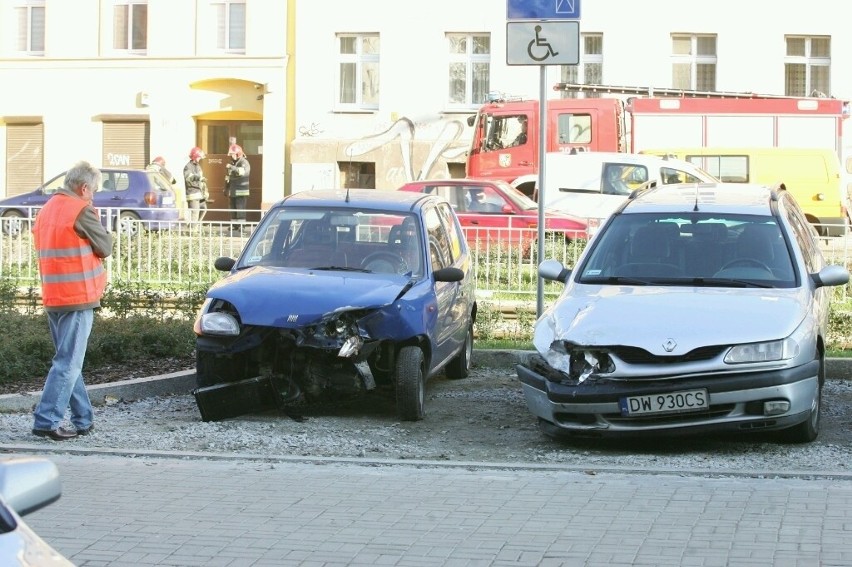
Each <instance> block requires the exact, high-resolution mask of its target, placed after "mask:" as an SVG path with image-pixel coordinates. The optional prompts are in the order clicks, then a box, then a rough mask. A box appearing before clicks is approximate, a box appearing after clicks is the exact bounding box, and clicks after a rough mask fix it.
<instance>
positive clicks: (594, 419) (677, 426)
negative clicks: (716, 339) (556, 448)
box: [516, 361, 819, 436]
mask: <svg viewBox="0 0 852 567" xmlns="http://www.w3.org/2000/svg"><path fill="white" fill-rule="evenodd" d="M516 371H517V374H518V378H519V380H520V382H521V386H522V389H523V392H524V396H525V399H526V403H527V408H528V409H529V410H530V412H531V413H532V414H533V415H534V416H536V417H538V418H539V419H540V420H543V421H544V422H547V424H546V425H548V427H549V429H550V430H551V431H553V432H554V433H555V434H557V435H559V434H565V435H569V436H570V435H576V436H584V435H585V436H628V435H631V434H641V435H650V434H654V433H658V434H665V435H673V434H687V433H697V432H699V431H718V432H724V431H745V430H758V429H762V430H777V429H784V428H787V427H791V426H794V425H796V424H798V423H801V422H802V421H804V420H805V419H807V418H808V416H809V414H810V410H811V407H812V403H813V400H814V399H815V397H816V396H817V393H818V388H819V361H812V362H810V363H808V364H805V365H802V366H799V367H795V368H786V369H780V370H772V371H761V372H754V373H745V372H743V373H731V374H713V375H708V374H703V375H700V376H694V377H687V378H679V379H676V380H648V379H643V380H618V381H616V380H607V379H602V378H596V379H591V378H590V379H589V380H586V381H584V382H582V383H579V384H569V383H564V382H558V381H554V380H552V379H549V378H548V377H546V376H544V375H543V374H542V373H541V372H538V371H536V370H535V369H533V368H530V367H529V366H527V365H524V364H518V365H517V366H516ZM697 388H706V389H707V392H708V394H709V398H710V404H709V405H710V407H709V408H708V409H707V410H701V411H697V412H681V413H668V414H658V415H647V416H628V415H623V414H622V410H621V406H620V403H619V400H620V399H621V398H624V397H627V396H638V395H649V394H665V393H671V392H679V391H685V390H692V389H697ZM767 400H787V401H789V402H790V409H789V410H788V411H787V412H785V413H784V414H781V415H775V416H764V415H763V414H761V413H757V412H755V411H754V408H755V407H759V406H761V402H762V401H767Z"/></svg>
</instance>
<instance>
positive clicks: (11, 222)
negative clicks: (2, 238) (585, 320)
mask: <svg viewBox="0 0 852 567" xmlns="http://www.w3.org/2000/svg"><path fill="white" fill-rule="evenodd" d="M0 221H1V222H2V224H3V234H5V235H6V236H9V237H11V238H18V237H19V236H21V233H22V232H23V231H24V213H22V212H21V211H17V210H14V209H11V210H8V211H6V212H5V213H3V216H2V217H0Z"/></svg>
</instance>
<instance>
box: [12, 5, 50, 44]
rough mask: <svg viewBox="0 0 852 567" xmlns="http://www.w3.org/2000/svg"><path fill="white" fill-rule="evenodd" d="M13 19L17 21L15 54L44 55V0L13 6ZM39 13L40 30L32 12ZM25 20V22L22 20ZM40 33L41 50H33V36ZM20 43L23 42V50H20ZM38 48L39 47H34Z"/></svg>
mask: <svg viewBox="0 0 852 567" xmlns="http://www.w3.org/2000/svg"><path fill="white" fill-rule="evenodd" d="M14 8H15V19H16V20H17V31H18V33H17V36H16V38H15V52H16V53H18V54H20V55H35V56H43V55H44V43H45V42H46V37H45V6H44V0H23V1H21V2H18V3H17V4H16V5H15V7H14ZM34 10H35V11H37V13H38V12H41V30H38V29H37V28H38V25H37V22H36V21H35V19H34V18H33V11H34ZM23 18H25V21H22V19H23ZM36 31H40V32H41V41H42V45H41V46H40V47H41V49H33V41H34V36H37V35H38V34H37V33H36ZM21 41H23V43H24V44H25V45H24V49H21V48H20V47H21ZM36 47H39V46H36Z"/></svg>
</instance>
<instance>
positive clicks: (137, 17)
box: [112, 2, 148, 52]
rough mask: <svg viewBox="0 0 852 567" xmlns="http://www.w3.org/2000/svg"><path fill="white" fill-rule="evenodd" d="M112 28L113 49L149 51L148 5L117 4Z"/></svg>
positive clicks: (142, 3) (138, 3)
mask: <svg viewBox="0 0 852 567" xmlns="http://www.w3.org/2000/svg"><path fill="white" fill-rule="evenodd" d="M112 27H113V41H112V47H113V49H117V50H121V51H137V52H139V51H141V52H144V51H145V50H147V49H148V3H147V2H116V4H115V6H114V7H113V16H112Z"/></svg>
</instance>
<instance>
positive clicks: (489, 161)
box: [466, 83, 852, 196]
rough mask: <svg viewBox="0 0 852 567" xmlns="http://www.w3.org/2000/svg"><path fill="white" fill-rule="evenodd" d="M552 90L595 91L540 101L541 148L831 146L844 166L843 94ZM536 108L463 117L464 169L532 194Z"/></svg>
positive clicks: (500, 103)
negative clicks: (468, 134)
mask: <svg viewBox="0 0 852 567" xmlns="http://www.w3.org/2000/svg"><path fill="white" fill-rule="evenodd" d="M554 90H557V91H568V92H585V93H591V94H594V95H596V97H595V98H569V99H555V100H548V101H547V148H546V151H547V152H567V153H577V152H581V151H609V152H613V151H615V152H634V153H635V152H639V151H641V150H643V149H646V148H660V147H676V146H680V147H708V146H713V147H717V146H734V147H799V148H803V147H807V148H826V147H828V148H832V149H834V150H835V151H836V152H837V155H838V158H839V160H840V162H841V163H842V164H846V160H845V158H846V155H845V153H846V151H847V150H846V148H845V147H844V136H843V131H844V127H845V122H846V119H847V118H848V116H849V102H848V101H844V100H839V99H834V98H827V97H820V98H817V97H805V98H792V97H785V96H778V95H760V94H754V93H740V92H711V91H687V90H679V89H650V88H644V87H616V86H607V85H581V84H573V83H557V84H556V85H555V86H554ZM618 97H621V98H618ZM538 109H539V103H538V101H537V100H520V99H510V98H505V97H504V98H499V99H497V100H493V101H490V102H488V103H486V104H485V105H483V106H482V107H481V108H480V109H479V110H478V112H477V114H476V115H475V116H473V117H471V118H470V119H469V121H468V123H469V125H470V126H472V127H473V135H472V140H471V146H470V150H469V152H468V157H467V166H466V167H467V171H466V173H467V176H468V177H479V178H486V179H502V180H504V181H508V182H509V183H511V184H512V185H514V186H515V187H517V188H518V189H520V190H521V191H522V192H524V193H525V194H527V195H530V196H532V195H533V194H534V188H535V184H536V182H537V180H538V157H539V149H538V145H539V127H538V126H539V114H538V112H539V110H538ZM848 143H850V144H852V140H849V142H848Z"/></svg>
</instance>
